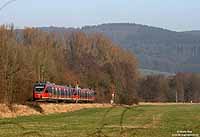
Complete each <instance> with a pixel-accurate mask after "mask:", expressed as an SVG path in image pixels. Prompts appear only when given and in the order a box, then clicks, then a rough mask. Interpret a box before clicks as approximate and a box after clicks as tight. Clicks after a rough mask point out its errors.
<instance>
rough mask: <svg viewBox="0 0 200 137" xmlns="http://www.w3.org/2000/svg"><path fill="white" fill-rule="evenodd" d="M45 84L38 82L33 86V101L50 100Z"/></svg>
mask: <svg viewBox="0 0 200 137" xmlns="http://www.w3.org/2000/svg"><path fill="white" fill-rule="evenodd" d="M46 85H47V84H46V83H45V82H36V83H35V84H34V86H33V100H44V99H47V98H48V94H47V93H46V92H45V89H46Z"/></svg>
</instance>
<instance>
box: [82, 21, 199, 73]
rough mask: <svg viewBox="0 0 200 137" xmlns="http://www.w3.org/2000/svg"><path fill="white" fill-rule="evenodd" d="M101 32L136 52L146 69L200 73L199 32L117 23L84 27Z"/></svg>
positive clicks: (89, 31)
mask: <svg viewBox="0 0 200 137" xmlns="http://www.w3.org/2000/svg"><path fill="white" fill-rule="evenodd" d="M82 31H84V32H86V33H96V32H100V33H103V34H104V35H106V36H108V37H109V38H111V39H112V40H113V41H114V42H115V43H117V44H119V45H120V46H121V47H123V48H125V49H128V50H131V51H132V52H134V53H135V54H136V55H137V57H138V58H139V60H140V67H141V68H144V69H152V70H160V71H166V72H178V71H187V72H200V61H199V57H200V37H199V36H200V35H199V34H200V33H199V31H189V32H175V31H170V30H166V29H162V28H156V27H150V26H146V25H139V24H129V23H114V24H112V23H111V24H102V25H97V26H86V27H83V28H82Z"/></svg>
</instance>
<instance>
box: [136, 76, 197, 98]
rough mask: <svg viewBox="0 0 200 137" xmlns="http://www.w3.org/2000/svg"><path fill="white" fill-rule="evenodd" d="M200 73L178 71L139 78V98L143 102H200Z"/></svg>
mask: <svg viewBox="0 0 200 137" xmlns="http://www.w3.org/2000/svg"><path fill="white" fill-rule="evenodd" d="M199 82H200V75H199V74H194V73H177V74H176V75H173V76H167V77H166V76H163V75H154V76H146V77H143V78H141V79H140V80H139V84H138V85H139V86H138V90H137V91H138V98H139V100H140V101H143V102H200V84H199Z"/></svg>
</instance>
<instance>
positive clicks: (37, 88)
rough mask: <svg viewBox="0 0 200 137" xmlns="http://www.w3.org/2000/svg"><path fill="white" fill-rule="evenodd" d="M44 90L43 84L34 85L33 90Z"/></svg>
mask: <svg viewBox="0 0 200 137" xmlns="http://www.w3.org/2000/svg"><path fill="white" fill-rule="evenodd" d="M43 90H44V86H42V85H40V86H35V91H36V92H42V91H43Z"/></svg>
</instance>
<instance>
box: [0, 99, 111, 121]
mask: <svg viewBox="0 0 200 137" xmlns="http://www.w3.org/2000/svg"><path fill="white" fill-rule="evenodd" d="M36 107H37V108H36ZM38 107H39V109H40V111H38ZM102 107H111V105H110V104H56V103H37V105H35V104H34V105H32V106H31V105H30V104H28V105H27V104H26V105H18V104H13V105H12V106H11V107H10V106H9V107H8V106H7V105H5V104H0V118H9V117H17V116H29V115H46V114H52V113H62V112H70V111H76V110H80V109H83V108H102Z"/></svg>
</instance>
